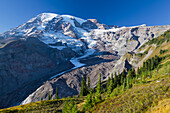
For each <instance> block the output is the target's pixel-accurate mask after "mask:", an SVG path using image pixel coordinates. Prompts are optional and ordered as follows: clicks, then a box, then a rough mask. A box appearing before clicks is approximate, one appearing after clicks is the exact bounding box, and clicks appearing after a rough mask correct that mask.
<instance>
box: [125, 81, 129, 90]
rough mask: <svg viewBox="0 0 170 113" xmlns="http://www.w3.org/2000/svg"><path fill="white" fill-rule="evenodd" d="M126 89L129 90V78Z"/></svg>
mask: <svg viewBox="0 0 170 113" xmlns="http://www.w3.org/2000/svg"><path fill="white" fill-rule="evenodd" d="M126 89H129V78H127V79H126Z"/></svg>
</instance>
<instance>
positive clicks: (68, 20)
mask: <svg viewBox="0 0 170 113" xmlns="http://www.w3.org/2000/svg"><path fill="white" fill-rule="evenodd" d="M61 17H63V19H64V20H65V21H67V22H69V23H71V24H72V25H73V26H74V27H75V24H74V20H73V19H75V20H76V21H77V22H78V23H80V24H82V23H84V22H86V20H84V19H81V18H78V17H74V16H71V15H61Z"/></svg>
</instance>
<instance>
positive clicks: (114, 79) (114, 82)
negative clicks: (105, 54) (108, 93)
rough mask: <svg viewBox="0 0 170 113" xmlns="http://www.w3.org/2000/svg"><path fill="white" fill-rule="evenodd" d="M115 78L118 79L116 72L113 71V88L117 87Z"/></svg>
mask: <svg viewBox="0 0 170 113" xmlns="http://www.w3.org/2000/svg"><path fill="white" fill-rule="evenodd" d="M117 80H118V77H117V75H116V72H115V76H114V85H113V86H114V88H115V87H117V84H118V82H117Z"/></svg>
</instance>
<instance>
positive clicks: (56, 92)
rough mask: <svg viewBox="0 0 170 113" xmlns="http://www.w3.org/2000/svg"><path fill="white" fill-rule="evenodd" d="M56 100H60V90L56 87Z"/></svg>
mask: <svg viewBox="0 0 170 113" xmlns="http://www.w3.org/2000/svg"><path fill="white" fill-rule="evenodd" d="M56 99H59V97H58V88H57V87H56Z"/></svg>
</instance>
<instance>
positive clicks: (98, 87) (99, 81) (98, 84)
mask: <svg viewBox="0 0 170 113" xmlns="http://www.w3.org/2000/svg"><path fill="white" fill-rule="evenodd" d="M101 90H102V89H101V74H99V80H98V83H97V87H96V97H95V100H96V102H100V101H101V100H102V98H101Z"/></svg>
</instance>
